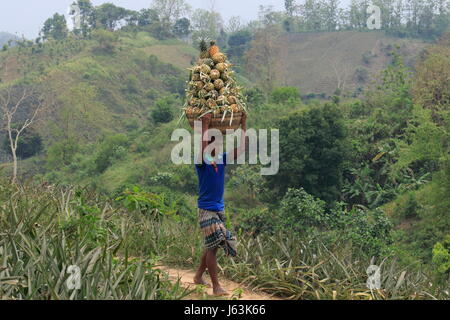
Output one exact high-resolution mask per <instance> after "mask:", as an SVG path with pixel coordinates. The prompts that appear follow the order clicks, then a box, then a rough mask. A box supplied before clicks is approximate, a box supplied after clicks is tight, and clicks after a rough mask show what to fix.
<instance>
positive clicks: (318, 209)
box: [277, 188, 325, 232]
mask: <svg viewBox="0 0 450 320" xmlns="http://www.w3.org/2000/svg"><path fill="white" fill-rule="evenodd" d="M280 205H281V208H280V216H279V221H278V223H277V225H278V228H279V229H281V230H283V229H286V230H292V231H294V232H305V231H308V230H310V229H311V228H320V227H322V226H323V223H324V218H325V217H324V214H325V202H324V201H322V200H320V199H315V198H314V197H313V196H311V195H310V194H308V193H307V192H306V191H305V190H304V189H303V188H302V189H289V190H288V191H287V192H286V195H285V196H284V197H283V200H282V201H281V204H280Z"/></svg>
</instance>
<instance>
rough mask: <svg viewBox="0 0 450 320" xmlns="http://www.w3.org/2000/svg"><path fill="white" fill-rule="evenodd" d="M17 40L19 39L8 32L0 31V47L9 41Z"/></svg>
mask: <svg viewBox="0 0 450 320" xmlns="http://www.w3.org/2000/svg"><path fill="white" fill-rule="evenodd" d="M11 39H12V40H18V39H19V38H18V37H17V36H16V35H14V34H12V33H9V32H3V31H0V46H3V45H4V44H5V43H8V41H9V40H11Z"/></svg>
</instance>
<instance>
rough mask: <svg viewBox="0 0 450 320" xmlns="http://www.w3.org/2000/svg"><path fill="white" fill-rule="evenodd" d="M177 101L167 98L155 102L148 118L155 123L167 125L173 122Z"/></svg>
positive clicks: (170, 97)
mask: <svg viewBox="0 0 450 320" xmlns="http://www.w3.org/2000/svg"><path fill="white" fill-rule="evenodd" d="M176 104H177V100H176V99H175V98H174V97H172V96H167V97H164V98H160V99H158V100H156V102H155V106H154V108H152V110H151V111H150V117H151V119H152V120H153V121H154V122H155V123H167V122H170V121H172V120H173V118H174V113H175V106H176Z"/></svg>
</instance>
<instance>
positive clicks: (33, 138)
mask: <svg viewBox="0 0 450 320" xmlns="http://www.w3.org/2000/svg"><path fill="white" fill-rule="evenodd" d="M15 127H16V126H13V128H15ZM12 137H13V139H15V137H16V134H15V131H13V134H12ZM2 146H3V150H5V151H6V152H7V153H8V154H11V146H10V141H9V136H7V135H5V138H4V140H3V145H2ZM40 151H42V139H41V136H40V135H39V133H37V132H36V131H35V130H33V129H30V128H28V129H26V130H24V131H23V132H22V134H21V135H20V136H19V140H18V143H17V150H16V154H17V156H18V157H19V158H21V159H27V158H30V157H32V156H34V155H36V154H38V153H39V152H40Z"/></svg>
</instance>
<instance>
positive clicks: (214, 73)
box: [209, 69, 220, 80]
mask: <svg viewBox="0 0 450 320" xmlns="http://www.w3.org/2000/svg"><path fill="white" fill-rule="evenodd" d="M209 76H210V77H211V80H217V79H219V78H220V71H219V70H216V69H213V70H211V73H210V74H209Z"/></svg>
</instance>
